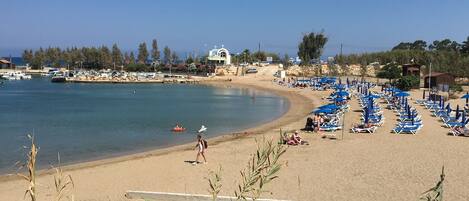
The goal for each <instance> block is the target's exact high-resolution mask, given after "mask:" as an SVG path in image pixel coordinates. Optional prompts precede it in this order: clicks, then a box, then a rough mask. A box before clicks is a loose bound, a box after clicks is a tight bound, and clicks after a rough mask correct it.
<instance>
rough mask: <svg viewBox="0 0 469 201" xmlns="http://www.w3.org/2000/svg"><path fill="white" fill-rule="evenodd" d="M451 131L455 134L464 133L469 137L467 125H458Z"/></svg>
mask: <svg viewBox="0 0 469 201" xmlns="http://www.w3.org/2000/svg"><path fill="white" fill-rule="evenodd" d="M451 133H452V134H453V135H455V136H459V135H463V136H466V137H469V129H468V128H466V127H465V126H456V127H454V128H452V129H451Z"/></svg>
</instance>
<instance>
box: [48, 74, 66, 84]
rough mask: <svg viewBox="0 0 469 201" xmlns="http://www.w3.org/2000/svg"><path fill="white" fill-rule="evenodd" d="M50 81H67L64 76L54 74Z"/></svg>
mask: <svg viewBox="0 0 469 201" xmlns="http://www.w3.org/2000/svg"><path fill="white" fill-rule="evenodd" d="M50 81H51V82H57V83H60V82H65V81H67V78H65V76H63V75H56V76H54V77H52V78H51V80H50Z"/></svg>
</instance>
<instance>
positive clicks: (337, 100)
mask: <svg viewBox="0 0 469 201" xmlns="http://www.w3.org/2000/svg"><path fill="white" fill-rule="evenodd" d="M345 100H347V99H345V98H342V97H337V98H335V101H336V102H342V101H345Z"/></svg>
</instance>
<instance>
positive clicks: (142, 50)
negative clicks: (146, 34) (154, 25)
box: [138, 42, 148, 64]
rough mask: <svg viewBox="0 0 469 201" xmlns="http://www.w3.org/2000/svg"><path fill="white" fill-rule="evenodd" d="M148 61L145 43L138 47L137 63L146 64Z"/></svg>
mask: <svg viewBox="0 0 469 201" xmlns="http://www.w3.org/2000/svg"><path fill="white" fill-rule="evenodd" d="M147 59H148V50H147V44H146V43H145V42H143V43H140V45H138V63H139V64H146V63H147Z"/></svg>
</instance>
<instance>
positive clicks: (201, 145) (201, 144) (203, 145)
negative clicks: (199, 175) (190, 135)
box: [192, 135, 207, 165]
mask: <svg viewBox="0 0 469 201" xmlns="http://www.w3.org/2000/svg"><path fill="white" fill-rule="evenodd" d="M195 148H196V149H198V151H197V157H196V158H195V161H194V162H193V163H192V164H193V165H196V164H198V163H199V157H200V156H202V158H203V159H204V164H206V163H207V159H206V158H205V149H207V141H205V140H204V139H202V136H201V135H197V145H195Z"/></svg>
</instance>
